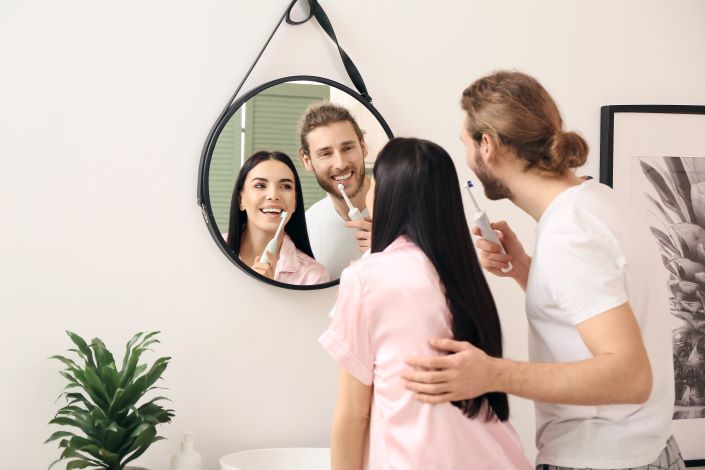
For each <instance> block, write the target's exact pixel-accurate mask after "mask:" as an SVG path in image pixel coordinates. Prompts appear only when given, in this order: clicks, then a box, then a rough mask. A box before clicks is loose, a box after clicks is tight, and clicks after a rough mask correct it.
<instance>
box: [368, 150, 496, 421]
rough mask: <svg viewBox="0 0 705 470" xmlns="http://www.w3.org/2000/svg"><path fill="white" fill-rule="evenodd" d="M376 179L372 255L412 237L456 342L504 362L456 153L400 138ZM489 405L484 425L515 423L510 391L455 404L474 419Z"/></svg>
mask: <svg viewBox="0 0 705 470" xmlns="http://www.w3.org/2000/svg"><path fill="white" fill-rule="evenodd" d="M373 175H374V178H375V192H374V196H375V197H374V208H373V218H374V225H373V230H372V252H373V253H375V252H378V251H382V250H384V249H385V248H386V247H387V246H389V244H390V243H392V242H393V241H394V240H396V239H397V238H398V237H399V236H401V235H406V236H407V237H408V238H409V239H410V240H411V241H412V242H414V243H415V244H416V245H417V246H418V247H419V248H420V249H421V250H422V251H423V252H424V253H425V254H426V256H427V257H428V259H429V260H430V261H431V263H432V264H433V266H434V267H435V269H436V272H437V273H438V276H439V277H440V280H441V282H442V284H443V287H444V289H445V297H446V302H447V304H448V308H449V309H450V312H451V316H452V329H453V338H454V339H456V340H458V341H468V342H469V343H471V344H473V345H474V346H476V347H478V348H480V349H482V350H483V351H485V352H486V353H487V354H488V355H490V356H493V357H502V328H501V326H500V322H499V315H498V314H497V307H496V306H495V303H494V299H493V298H492V293H491V292H490V288H489V286H488V285H487V280H486V279H485V276H484V274H483V273H482V270H481V268H480V263H479V261H478V259H477V255H476V253H475V249H474V247H473V243H472V239H471V237H470V231H469V229H468V224H467V221H466V220H465V213H464V211H463V203H462V199H461V197H460V185H459V181H458V174H457V173H456V171H455V166H454V165H453V161H452V160H451V158H450V155H448V153H447V152H446V151H445V150H443V149H442V148H441V147H440V146H438V145H436V144H434V143H433V142H429V141H427V140H421V139H410V138H395V139H392V140H390V141H389V142H388V143H387V145H385V146H384V148H383V149H382V150H381V151H380V153H379V156H378V157H377V161H376V162H375V166H374V169H373ZM485 403H487V405H488V407H487V413H486V416H485V419H491V418H492V416H493V414H494V415H496V416H497V417H498V418H499V419H500V420H501V421H505V420H507V419H508V418H509V403H508V401H507V395H506V394H505V393H498V392H492V393H487V394H485V395H482V396H480V397H477V398H474V399H472V400H462V401H455V402H453V405H455V406H457V407H458V408H460V409H461V410H462V411H463V413H464V414H465V415H466V416H468V417H470V418H473V417H475V416H477V415H478V414H479V413H480V411H481V410H482V408H483V405H485Z"/></svg>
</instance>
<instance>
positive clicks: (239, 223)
mask: <svg viewBox="0 0 705 470" xmlns="http://www.w3.org/2000/svg"><path fill="white" fill-rule="evenodd" d="M265 160H277V161H279V162H282V163H284V164H285V165H286V166H288V167H289V169H290V170H291V172H292V173H293V174H294V183H295V184H296V210H294V213H293V214H291V217H290V218H289V222H287V224H286V226H284V231H285V232H286V233H287V235H289V237H290V238H291V241H293V242H294V245H296V248H298V249H299V250H301V251H303V252H304V253H306V254H307V255H309V256H310V257H311V258H313V251H312V250H311V243H310V242H309V240H308V230H307V229H306V213H305V211H304V197H303V193H302V192H301V181H300V180H299V174H298V173H297V172H296V167H295V166H294V163H293V162H292V161H291V158H289V157H288V156H287V155H286V154H285V153H282V152H268V151H266V150H260V151H259V152H255V153H254V154H252V156H250V158H248V159H247V160H246V161H245V164H244V165H242V168H240V173H239V174H238V176H237V181H236V182H235V187H234V188H233V195H232V198H231V199H230V225H229V226H228V239H227V240H226V244H227V245H228V246H229V247H230V248H231V249H232V250H233V252H235V255H239V254H240V242H241V237H242V232H243V230H245V225H247V213H246V212H245V211H241V210H240V203H239V196H240V192H241V191H242V188H243V186H244V185H245V181H246V180H247V175H248V174H249V173H250V171H251V170H252V169H253V168H254V167H256V166H257V165H258V164H260V163H261V162H263V161H265Z"/></svg>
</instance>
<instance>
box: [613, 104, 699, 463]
mask: <svg viewBox="0 0 705 470" xmlns="http://www.w3.org/2000/svg"><path fill="white" fill-rule="evenodd" d="M600 111H601V112H600V182H601V183H604V184H606V185H608V186H610V187H613V188H614V183H615V178H614V176H615V158H624V157H620V156H617V157H615V139H616V138H620V139H623V140H621V142H625V141H629V139H638V138H639V135H637V134H636V133H634V135H629V136H618V135H617V136H616V135H615V121H616V120H617V118H619V117H621V116H626V114H627V113H631V114H634V115H640V114H650V115H662V117H663V119H664V120H668V119H673V116H674V115H677V116H685V115H701V116H705V106H700V105H611V106H603V107H602V108H601V110H600ZM659 117H660V116H659ZM699 119H700V117H698V123H699V122H700V121H699ZM635 122H638V121H635ZM664 122H666V121H664ZM698 125H699V124H698ZM637 126H638V124H637ZM632 127H634V126H628V128H629V129H630V130H629V132H634V129H632ZM664 133H665V135H663V136H660V138H662V139H668V138H669V135H668V133H667V131H666V130H664ZM677 138H678V137H676V136H673V139H677ZM697 138H698V139H703V140H705V132H703V133H702V134H700V135H699V136H697ZM674 148H675V147H674ZM676 154H677V153H661V154H660V156H659V157H664V158H672V155H676ZM634 156H636V155H632V157H634ZM659 157H655V158H659ZM703 157H705V153H703ZM618 163H619V162H618ZM674 405H675V404H674ZM696 421H702V431H701V432H700V434H699V435H700V436H705V418H700V419H697V420H696ZM697 426H698V427H700V424H699V423H697ZM676 437H678V436H676ZM700 442H701V445H700V446H699V448H698V449H691V448H687V447H686V448H684V446H683V444H682V443H681V442H679V445H680V446H681V451H682V452H683V454H684V458H685V457H687V456H692V454H693V453H694V454H696V455H694V458H687V459H686V460H685V463H686V467H698V466H705V443H704V442H703V438H702V437H701V438H700Z"/></svg>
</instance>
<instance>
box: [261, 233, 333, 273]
mask: <svg viewBox="0 0 705 470" xmlns="http://www.w3.org/2000/svg"><path fill="white" fill-rule="evenodd" d="M274 280H275V281H279V282H285V283H287V284H296V285H297V286H303V285H309V284H322V283H324V282H328V281H330V275H329V274H328V271H326V268H325V267H324V266H323V265H322V264H321V263H319V262H318V261H316V260H315V259H313V258H311V257H310V256H309V255H307V254H306V253H304V252H303V251H301V250H299V249H298V248H296V245H294V242H293V241H292V240H291V238H289V235H288V234H287V233H286V232H285V233H284V238H283V239H282V246H281V249H280V250H279V261H278V262H277V266H276V268H275V269H274Z"/></svg>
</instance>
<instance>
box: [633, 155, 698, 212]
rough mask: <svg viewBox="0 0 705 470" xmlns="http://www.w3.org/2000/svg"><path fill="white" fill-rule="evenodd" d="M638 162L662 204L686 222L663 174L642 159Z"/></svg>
mask: <svg viewBox="0 0 705 470" xmlns="http://www.w3.org/2000/svg"><path fill="white" fill-rule="evenodd" d="M639 164H640V165H641V169H642V171H643V172H644V175H645V176H646V178H647V179H648V180H649V181H650V182H651V184H652V185H653V187H654V189H656V192H657V193H658V194H659V196H660V197H661V200H662V201H663V203H664V205H665V206H666V207H668V208H669V209H670V210H672V211H673V212H675V213H676V214H678V216H679V217H680V219H681V220H682V221H684V222H688V221H689V220H688V219H687V218H686V216H685V215H684V214H683V211H682V210H681V208H680V206H679V205H678V201H677V200H676V196H675V194H673V190H672V189H671V187H670V185H669V184H668V182H667V181H666V179H665V178H664V177H663V175H661V173H660V172H659V171H658V170H657V169H656V168H654V167H653V166H651V165H649V164H648V163H646V162H644V161H643V160H640V161H639Z"/></svg>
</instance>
